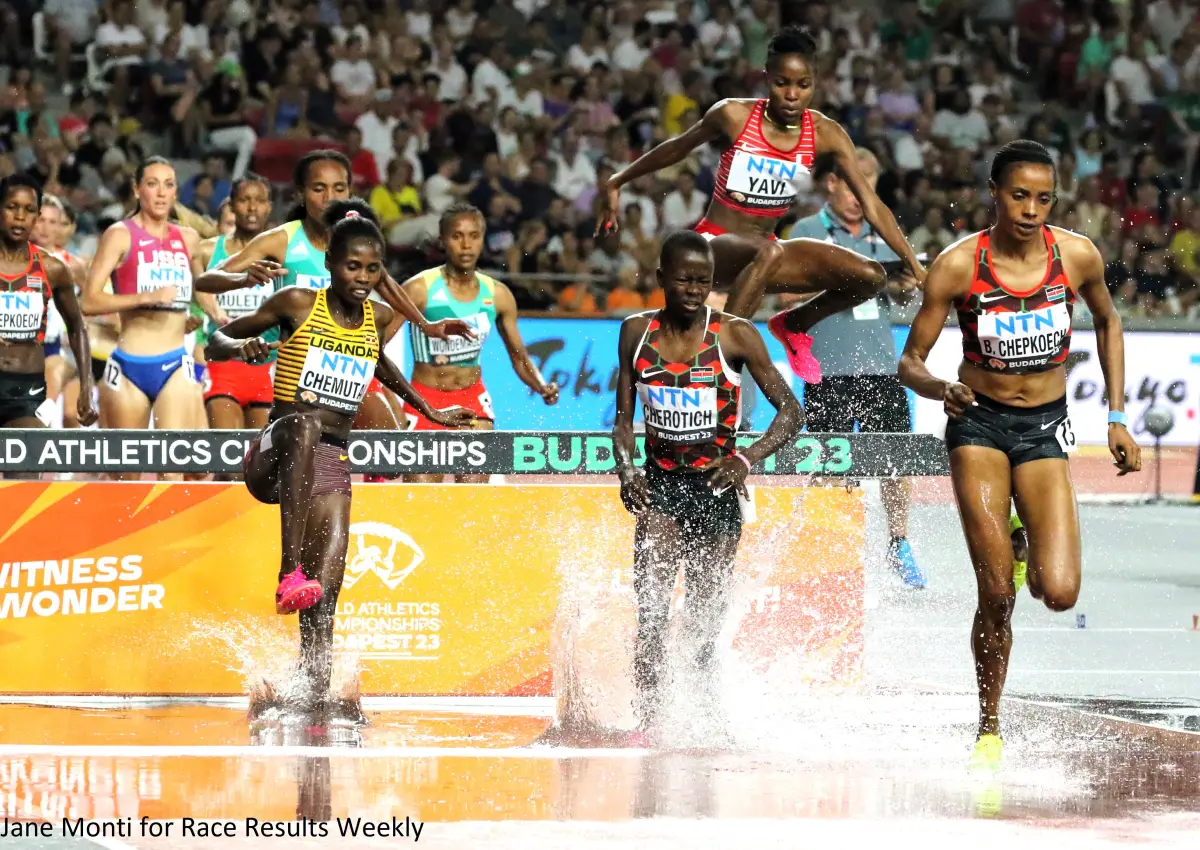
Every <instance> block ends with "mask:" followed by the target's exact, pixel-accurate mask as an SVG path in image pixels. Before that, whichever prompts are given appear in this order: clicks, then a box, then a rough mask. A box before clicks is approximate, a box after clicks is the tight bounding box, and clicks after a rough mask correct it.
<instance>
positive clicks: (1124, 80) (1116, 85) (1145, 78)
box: [1108, 32, 1155, 115]
mask: <svg viewBox="0 0 1200 850" xmlns="http://www.w3.org/2000/svg"><path fill="white" fill-rule="evenodd" d="M1108 79H1109V87H1110V88H1109V89H1108V97H1109V102H1110V103H1112V102H1113V101H1118V102H1121V103H1124V104H1126V105H1133V106H1139V107H1141V106H1147V105H1149V104H1152V103H1154V100H1155V98H1154V73H1153V71H1152V70H1151V68H1150V65H1149V63H1148V62H1147V61H1146V43H1145V38H1144V37H1143V36H1142V34H1141V33H1138V32H1133V33H1130V34H1129V37H1128V38H1127V39H1126V44H1125V49H1124V50H1122V51H1121V55H1119V56H1117V57H1116V58H1115V59H1113V61H1112V65H1110V66H1109V68H1108ZM1114 95H1115V97H1114ZM1113 114H1115V113H1114V110H1113V109H1112V108H1111V107H1110V115H1113Z"/></svg>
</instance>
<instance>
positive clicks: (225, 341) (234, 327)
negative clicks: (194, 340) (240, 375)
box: [204, 286, 317, 363]
mask: <svg viewBox="0 0 1200 850" xmlns="http://www.w3.org/2000/svg"><path fill="white" fill-rule="evenodd" d="M316 299H317V291H316V290H315V289H305V288H302V287H298V286H289V287H288V288H287V289H281V290H279V291H278V292H276V293H275V294H274V295H272V296H271V297H270V298H268V299H267V300H266V301H264V302H263V303H262V304H261V305H260V306H259V308H258V309H257V310H255V311H254V312H253V313H250V314H248V315H246V316H239V317H238V318H236V319H234V320H233V321H232V322H230V323H229V324H227V325H226V326H225V327H223V328H221V329H219V330H217V331H214V332H213V335H212V337H210V338H209V340H208V345H206V346H205V347H204V359H206V360H208V361H209V362H210V363H216V362H220V361H222V360H244V361H246V362H247V363H266V362H267V358H268V356H269V355H270V353H271V352H272V351H274V350H275V349H277V348H279V346H280V345H281V343H280V342H270V343H268V342H267V341H266V340H264V339H263V338H262V335H263V334H265V333H266V332H267V331H269V330H271V329H272V328H280V329H281V330H285V331H290V330H291V329H292V328H296V327H299V326H300V323H301V322H303V321H304V319H305V317H306V316H308V314H309V313H311V312H312V308H313V303H314V302H315V301H316Z"/></svg>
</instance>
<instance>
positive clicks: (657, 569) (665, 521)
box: [633, 510, 690, 728]
mask: <svg viewBox="0 0 1200 850" xmlns="http://www.w3.org/2000/svg"><path fill="white" fill-rule="evenodd" d="M685 545H690V544H685V542H684V540H683V536H682V535H681V534H680V530H679V524H678V523H677V522H676V521H675V520H674V519H672V518H671V517H669V516H666V515H665V514H661V513H658V512H657V511H654V510H648V511H646V512H645V513H643V514H641V515H640V516H639V517H638V520H637V528H636V530H635V532H634V548H633V592H634V597H635V598H636V600H637V636H636V638H635V642H634V649H633V680H634V685H635V686H636V688H637V696H636V697H635V700H636V703H635V705H634V709H635V711H636V713H637V715H638V721H639V723H640V724H641V726H642V728H648V727H651V726H653V724H654V722H655V719H656V717H657V714H658V709H659V707H660V702H661V696H662V695H661V690H662V676H663V673H664V670H663V668H664V666H665V665H666V657H665V656H666V639H667V619H668V615H669V613H670V608H671V592H672V590H674V587H675V575H676V573H677V572H678V571H679V558H680V553H681V552H683V551H684V550H685Z"/></svg>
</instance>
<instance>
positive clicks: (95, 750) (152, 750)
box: [0, 744, 650, 840]
mask: <svg viewBox="0 0 1200 850" xmlns="http://www.w3.org/2000/svg"><path fill="white" fill-rule="evenodd" d="M649 752H650V751H649V750H646V749H641V748H637V747H628V748H624V747H621V748H618V747H596V748H595V749H591V748H588V747H549V746H547V747H528V746H526V747H369V748H361V749H354V748H350V747H251V746H244V745H242V746H212V747H207V746H177V747H176V746H149V745H141V746H138V745H134V746H117V745H93V744H83V745H67V746H61V745H55V744H0V757H6V756H65V757H70V756H76V757H81V758H89V757H90V758H174V757H178V756H184V757H189V758H197V757H204V758H245V757H259V758H296V757H301V756H308V757H312V756H323V757H325V758H352V759H372V758H393V759H394V758H405V759H421V758H497V759H548V760H552V761H563V760H565V759H575V758H609V759H634V758H641V757H643V756H645V755H647V754H648V753H649ZM93 840H94V839H93Z"/></svg>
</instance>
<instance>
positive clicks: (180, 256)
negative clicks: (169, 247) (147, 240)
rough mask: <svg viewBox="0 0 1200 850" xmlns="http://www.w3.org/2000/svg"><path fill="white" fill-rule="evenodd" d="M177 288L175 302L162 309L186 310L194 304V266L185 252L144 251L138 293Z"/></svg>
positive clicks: (141, 257) (139, 267)
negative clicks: (171, 287) (170, 287)
mask: <svg viewBox="0 0 1200 850" xmlns="http://www.w3.org/2000/svg"><path fill="white" fill-rule="evenodd" d="M168 286H173V287H175V302H174V303H173V304H171V305H161V306H160V309H163V308H166V309H176V310H180V309H183V310H186V309H187V307H188V305H189V304H191V303H192V265H191V261H190V260H188V255H187V254H185V253H184V252H183V251H161V250H155V251H142V252H141V256H140V257H139V259H138V268H137V291H138V292H157V291H158V290H160V289H163V288H165V287H168Z"/></svg>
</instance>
